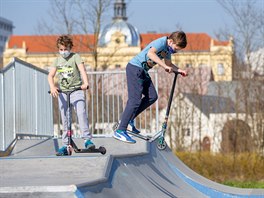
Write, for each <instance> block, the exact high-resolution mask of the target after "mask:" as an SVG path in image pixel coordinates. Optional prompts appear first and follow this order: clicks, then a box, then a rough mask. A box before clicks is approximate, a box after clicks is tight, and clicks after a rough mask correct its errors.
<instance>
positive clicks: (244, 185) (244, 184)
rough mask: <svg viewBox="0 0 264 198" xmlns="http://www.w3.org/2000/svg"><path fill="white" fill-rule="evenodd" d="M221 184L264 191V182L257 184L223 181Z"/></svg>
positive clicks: (253, 182) (255, 182)
mask: <svg viewBox="0 0 264 198" xmlns="http://www.w3.org/2000/svg"><path fill="white" fill-rule="evenodd" d="M222 184H224V185H227V186H232V187H237V188H263V189H264V182H257V181H246V182H240V181H225V182H223V183H222Z"/></svg>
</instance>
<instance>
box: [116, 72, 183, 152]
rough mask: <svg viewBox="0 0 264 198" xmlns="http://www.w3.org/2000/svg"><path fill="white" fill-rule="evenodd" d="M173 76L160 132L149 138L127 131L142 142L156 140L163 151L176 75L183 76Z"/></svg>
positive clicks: (176, 73) (165, 144)
mask: <svg viewBox="0 0 264 198" xmlns="http://www.w3.org/2000/svg"><path fill="white" fill-rule="evenodd" d="M174 74H175V75H174V79H173V83H172V88H171V91H170V97H169V101H168V106H167V110H166V115H165V119H164V122H163V124H162V128H161V130H160V131H158V132H156V133H155V134H154V135H153V136H149V135H146V136H145V135H141V134H136V133H133V131H131V130H127V133H128V134H129V135H132V136H134V137H138V138H140V139H143V140H145V141H148V142H154V141H155V140H157V139H158V141H157V147H158V149H159V150H164V149H165V148H166V147H167V143H166V141H165V133H166V129H167V124H168V118H169V114H170V109H171V104H172V99H173V95H174V90H175V86H176V81H177V76H178V74H180V75H182V76H185V75H184V74H183V73H180V72H174ZM118 125H119V122H117V123H115V125H114V126H113V130H114V131H115V130H116V129H117V128H118Z"/></svg>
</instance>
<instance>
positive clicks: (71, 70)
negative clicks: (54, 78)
mask: <svg viewBox="0 0 264 198" xmlns="http://www.w3.org/2000/svg"><path fill="white" fill-rule="evenodd" d="M81 63H83V61H82V59H81V57H80V55H79V54H76V53H71V54H70V55H69V56H68V57H67V58H63V57H61V56H59V57H58V58H56V59H55V60H54V62H53V64H52V65H51V66H52V67H56V68H57V74H58V79H59V86H60V89H61V90H62V91H71V90H73V89H74V88H77V87H80V86H81V85H82V79H81V74H80V71H79V69H78V66H77V65H79V64H81Z"/></svg>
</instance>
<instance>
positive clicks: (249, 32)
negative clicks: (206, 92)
mask: <svg viewBox="0 0 264 198" xmlns="http://www.w3.org/2000/svg"><path fill="white" fill-rule="evenodd" d="M217 1H218V3H219V4H220V5H221V6H222V7H223V8H224V9H225V10H226V12H227V13H228V14H229V15H230V16H231V18H232V19H233V24H234V25H233V26H232V27H231V28H229V29H228V31H227V30H226V32H225V34H223V35H233V38H234V40H235V42H234V43H235V51H236V52H237V54H236V55H237V56H236V57H235V61H234V69H235V72H236V74H235V77H236V79H237V80H239V82H240V83H239V84H240V87H238V89H237V96H236V106H237V109H236V110H237V113H241V112H244V113H245V118H244V121H245V122H246V123H248V124H250V125H251V135H252V137H253V138H254V140H255V142H257V144H258V145H259V148H260V147H261V145H262V146H263V142H264V139H263V125H264V123H263V118H264V114H263V111H260V110H259V108H261V107H263V104H264V101H263V99H262V97H261V96H262V95H263V82H262V83H261V82H259V81H257V80H256V79H254V73H255V71H254V69H253V67H252V58H251V57H252V53H253V52H255V51H257V50H260V49H263V48H264V28H263V24H264V17H263V13H264V10H263V4H261V3H262V2H260V1H257V0H244V1H238V0H217ZM254 64H255V68H259V67H263V60H260V61H258V62H257V63H256V59H254ZM241 71H242V72H241ZM259 84H260V85H259ZM255 90H258V91H255ZM237 117H238V116H237ZM259 139H261V141H259ZM233 142H236V143H238V142H239V141H237V140H233ZM233 146H234V145H233Z"/></svg>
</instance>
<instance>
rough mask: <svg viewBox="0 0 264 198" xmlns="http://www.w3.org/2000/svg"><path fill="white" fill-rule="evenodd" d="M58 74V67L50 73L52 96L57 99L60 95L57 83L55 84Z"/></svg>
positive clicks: (49, 80) (53, 68)
mask: <svg viewBox="0 0 264 198" xmlns="http://www.w3.org/2000/svg"><path fill="white" fill-rule="evenodd" d="M56 72H57V68H56V67H51V69H50V71H49V75H48V82H49V86H50V94H51V95H52V96H53V97H57V96H58V95H59V92H58V88H57V87H56V86H55V83H54V77H55V75H56Z"/></svg>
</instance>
